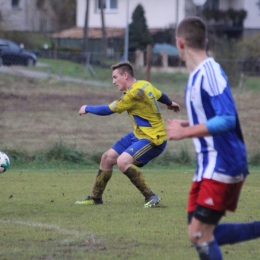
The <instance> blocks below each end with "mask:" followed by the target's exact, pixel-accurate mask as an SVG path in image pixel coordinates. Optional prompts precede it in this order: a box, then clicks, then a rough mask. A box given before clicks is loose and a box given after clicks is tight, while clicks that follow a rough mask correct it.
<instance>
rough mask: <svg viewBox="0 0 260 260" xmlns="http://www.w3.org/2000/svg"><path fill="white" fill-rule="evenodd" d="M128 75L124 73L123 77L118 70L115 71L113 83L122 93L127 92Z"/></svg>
mask: <svg viewBox="0 0 260 260" xmlns="http://www.w3.org/2000/svg"><path fill="white" fill-rule="evenodd" d="M126 74H127V73H126V72H125V73H123V74H122V75H121V74H120V73H119V70H118V69H115V70H113V72H112V81H113V84H115V85H116V86H117V88H118V90H120V91H124V90H127V81H126V79H127V75H126Z"/></svg>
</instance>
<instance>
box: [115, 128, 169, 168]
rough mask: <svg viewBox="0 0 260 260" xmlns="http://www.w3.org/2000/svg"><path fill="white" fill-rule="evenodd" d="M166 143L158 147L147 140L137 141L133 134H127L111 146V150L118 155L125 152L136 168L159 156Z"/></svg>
mask: <svg viewBox="0 0 260 260" xmlns="http://www.w3.org/2000/svg"><path fill="white" fill-rule="evenodd" d="M166 144H167V141H165V142H163V143H162V144H160V145H157V146H156V145H155V144H154V143H152V142H151V141H150V140H148V139H145V138H144V139H138V138H136V137H135V135H134V133H129V134H127V135H125V136H124V137H122V138H121V139H120V140H118V141H117V142H116V143H114V144H113V145H112V148H113V149H114V150H115V151H116V152H117V153H118V154H120V155H121V154H122V153H123V152H126V153H128V154H130V155H131V156H132V157H133V158H134V160H135V162H136V166H139V167H142V166H144V165H145V164H147V163H148V162H149V161H151V160H152V159H154V158H155V157H157V156H159V155H160V154H161V153H162V152H163V151H164V149H165V147H166Z"/></svg>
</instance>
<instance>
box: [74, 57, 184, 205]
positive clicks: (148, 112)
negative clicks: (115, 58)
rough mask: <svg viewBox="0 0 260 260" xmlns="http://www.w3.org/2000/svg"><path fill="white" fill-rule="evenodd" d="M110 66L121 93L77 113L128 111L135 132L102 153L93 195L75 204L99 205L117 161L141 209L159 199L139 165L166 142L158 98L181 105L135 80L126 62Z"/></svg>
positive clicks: (174, 106) (173, 106)
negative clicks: (139, 196) (140, 201)
mask: <svg viewBox="0 0 260 260" xmlns="http://www.w3.org/2000/svg"><path fill="white" fill-rule="evenodd" d="M111 68H112V80H113V84H115V85H116V86H117V88H118V90H119V91H122V92H123V96H122V97H121V98H120V99H119V100H116V101H114V102H112V103H111V104H109V105H100V106H89V105H84V106H82V107H81V108H80V110H79V114H80V115H83V114H87V113H92V114H95V115H100V116H106V115H111V114H113V113H120V114H121V113H122V112H124V111H127V113H128V115H129V117H130V118H131V120H132V123H133V128H134V131H133V132H130V133H129V134H127V135H125V136H124V137H122V138H121V139H119V140H118V141H117V142H116V143H115V144H114V145H113V146H112V148H111V149H109V150H108V151H106V152H105V153H104V154H103V156H102V158H101V162H100V167H99V171H98V174H97V176H96V180H95V183H94V187H93V190H92V194H91V195H90V196H88V197H87V198H86V199H84V200H79V201H76V202H75V204H77V205H98V204H102V203H103V200H102V195H103V192H104V190H105V188H106V185H107V183H108V181H109V179H110V178H111V176H112V171H113V166H114V165H116V164H117V165H118V168H119V169H120V170H121V171H122V172H123V173H124V174H125V175H126V176H127V177H128V178H129V179H130V181H131V182H132V183H133V184H134V185H135V186H136V188H137V189H138V190H139V191H140V192H141V193H142V194H143V196H144V199H145V204H144V208H149V207H153V206H155V205H157V204H158V203H159V201H160V200H161V198H160V197H159V196H158V195H156V194H155V193H153V191H152V190H151V188H150V187H149V186H148V184H147V183H146V182H145V180H144V178H143V175H142V173H141V171H140V170H139V167H142V166H144V165H146V164H147V163H148V162H149V161H151V160H152V159H154V158H155V157H157V156H159V155H160V154H161V153H162V152H163V151H164V149H165V147H166V144H167V134H166V128H165V124H164V121H163V118H162V115H161V112H160V108H159V105H158V101H159V102H161V103H163V104H165V105H166V106H167V107H168V109H170V110H174V111H175V112H178V111H179V109H180V107H179V105H178V104H176V103H175V102H173V101H171V100H170V99H169V97H168V96H167V95H166V94H164V93H162V92H161V91H160V90H159V89H157V88H155V87H154V86H153V85H152V84H151V83H150V82H148V81H145V80H136V79H135V77H134V70H133V67H132V66H131V64H130V63H129V62H121V63H118V64H115V65H113V66H112V67H111Z"/></svg>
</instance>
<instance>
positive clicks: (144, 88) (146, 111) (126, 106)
mask: <svg viewBox="0 0 260 260" xmlns="http://www.w3.org/2000/svg"><path fill="white" fill-rule="evenodd" d="M161 96H162V92H161V91H160V90H158V89H157V88H155V87H154V86H153V85H152V84H151V83H150V82H148V81H145V80H139V81H137V82H135V83H134V84H133V85H132V86H131V87H130V88H129V89H128V90H127V91H126V92H125V93H124V94H123V96H122V97H121V99H119V100H116V101H114V102H112V103H111V104H109V108H110V109H111V110H112V111H113V112H114V113H120V114H121V113H122V112H124V111H127V113H128V115H129V116H130V118H131V120H132V122H133V127H134V135H135V136H136V137H137V138H138V139H142V138H147V139H149V140H150V141H151V142H153V143H154V144H155V145H160V144H162V143H163V142H164V141H166V140H167V136H166V129H165V124H164V121H163V118H162V115H161V112H160V108H159V105H158V102H157V100H158V99H159V98H160V97H161Z"/></svg>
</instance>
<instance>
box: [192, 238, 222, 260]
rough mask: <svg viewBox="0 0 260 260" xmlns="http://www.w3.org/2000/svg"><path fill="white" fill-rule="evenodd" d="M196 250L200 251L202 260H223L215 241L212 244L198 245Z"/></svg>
mask: <svg viewBox="0 0 260 260" xmlns="http://www.w3.org/2000/svg"><path fill="white" fill-rule="evenodd" d="M195 248H196V249H197V251H198V254H199V257H200V260H222V259H223V258H222V254H221V251H220V248H219V246H218V244H217V242H216V240H213V241H211V242H205V243H202V244H200V245H196V246H195Z"/></svg>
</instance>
